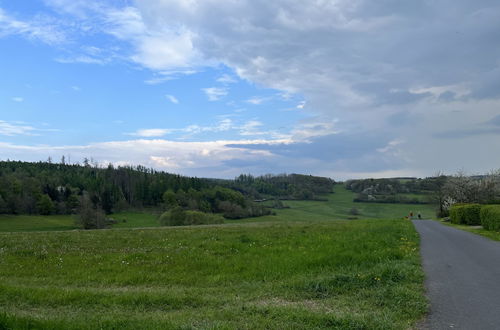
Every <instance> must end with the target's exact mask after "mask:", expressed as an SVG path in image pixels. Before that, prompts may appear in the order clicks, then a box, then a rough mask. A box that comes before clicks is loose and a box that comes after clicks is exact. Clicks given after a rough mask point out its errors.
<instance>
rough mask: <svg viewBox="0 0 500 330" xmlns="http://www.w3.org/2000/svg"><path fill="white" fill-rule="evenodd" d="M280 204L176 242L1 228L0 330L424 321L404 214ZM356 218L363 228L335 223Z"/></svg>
mask: <svg viewBox="0 0 500 330" xmlns="http://www.w3.org/2000/svg"><path fill="white" fill-rule="evenodd" d="M285 204H287V205H289V206H291V208H290V209H283V210H277V215H276V216H268V217H261V218H255V219H245V220H232V221H227V222H228V223H227V224H224V225H212V226H197V227H177V228H145V227H154V226H157V222H156V217H155V216H153V215H150V214H144V213H130V212H129V213H119V214H115V215H113V218H114V219H115V220H117V221H118V223H117V224H116V225H114V226H115V228H119V229H116V230H115V229H111V230H94V231H81V230H73V231H59V232H57V231H52V232H50V231H49V230H61V229H73V228H74V227H73V221H72V218H71V217H54V216H52V217H31V218H30V217H22V216H18V217H6V216H2V217H0V226H1V227H0V228H1V230H2V231H4V232H3V233H0V329H33V328H36V329H96V328H98V329H118V328H119V329H137V328H141V329H170V328H172V329H197V328H202V329H215V328H217V329H265V328H273V329H274V328H286V329H289V328H292V329H293V328H296V329H304V328H312V329H314V328H318V329H319V328H337V329H407V328H411V327H413V326H414V325H415V323H416V322H417V321H418V320H419V319H420V318H421V317H423V315H424V314H425V312H426V309H427V303H426V300H425V297H424V294H423V272H422V270H421V266H420V257H419V253H418V236H417V234H416V232H415V230H414V228H413V226H412V225H411V223H410V222H409V221H405V220H402V219H401V218H402V217H403V216H404V215H405V214H407V213H408V212H409V211H410V209H409V206H407V205H401V204H395V205H393V204H373V203H353V202H352V193H351V192H349V191H346V190H345V189H343V187H342V186H337V187H336V191H335V193H334V194H331V195H330V196H329V201H328V202H319V201H318V202H316V201H286V202H285ZM353 206H355V207H357V208H358V209H359V211H360V215H359V216H358V217H359V218H360V219H362V218H366V219H367V220H350V221H347V220H341V219H346V218H347V217H349V216H350V214H349V211H350V209H351V208H352V207H353ZM415 211H416V209H414V212H415ZM422 212H423V213H424V214H426V212H429V216H430V215H431V209H430V207H429V209H428V210H427V211H422ZM379 217H387V218H394V220H383V219H377V218H379ZM35 218H37V219H38V218H40V219H38V220H36V219H35ZM43 218H47V219H46V220H47V221H46V222H45V223H44V222H43ZM53 219H57V220H59V222H53V221H55V220H53ZM21 223H22V224H21ZM30 226H31V227H30ZM120 227H121V228H120ZM127 227H129V228H127ZM131 227H142V228H135V229H134V228H131ZM35 230H39V231H37V232H29V231H35ZM5 231H11V232H5ZM14 231H24V232H14Z"/></svg>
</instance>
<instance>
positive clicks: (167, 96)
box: [165, 94, 179, 104]
mask: <svg viewBox="0 0 500 330" xmlns="http://www.w3.org/2000/svg"><path fill="white" fill-rule="evenodd" d="M165 97H166V98H167V99H168V100H169V101H170V102H172V103H175V104H179V100H178V99H177V98H176V97H175V96H173V95H170V94H167V95H165Z"/></svg>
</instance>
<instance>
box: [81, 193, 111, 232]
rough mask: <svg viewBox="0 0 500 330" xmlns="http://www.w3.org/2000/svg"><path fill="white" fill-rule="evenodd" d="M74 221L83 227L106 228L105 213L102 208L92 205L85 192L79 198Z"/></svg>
mask: <svg viewBox="0 0 500 330" xmlns="http://www.w3.org/2000/svg"><path fill="white" fill-rule="evenodd" d="M76 223H77V225H78V226H80V227H81V228H83V229H102V228H106V215H105V213H104V211H103V210H101V209H100V208H97V207H95V206H94V204H93V203H92V201H91V200H90V198H89V196H88V195H87V194H84V195H83V196H82V198H81V200H80V209H79V212H78V214H77V216H76Z"/></svg>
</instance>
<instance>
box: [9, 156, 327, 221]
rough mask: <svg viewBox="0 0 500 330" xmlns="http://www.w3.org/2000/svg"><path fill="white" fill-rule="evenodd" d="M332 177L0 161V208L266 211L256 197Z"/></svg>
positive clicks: (321, 188)
mask: <svg viewBox="0 0 500 330" xmlns="http://www.w3.org/2000/svg"><path fill="white" fill-rule="evenodd" d="M333 183H334V182H333V180H331V179H328V178H320V177H315V176H308V175H297V174H292V175H278V176H272V175H267V176H263V177H252V176H251V175H242V176H240V177H238V178H236V179H235V180H217V179H204V178H196V177H186V176H181V175H177V174H171V173H167V172H163V171H157V170H154V169H150V168H146V167H144V166H118V167H115V166H113V165H111V164H110V165H108V166H107V167H100V166H97V165H96V164H91V163H90V162H88V161H84V163H83V164H82V165H79V164H67V163H65V161H64V160H62V161H61V162H60V163H52V162H51V161H47V162H21V161H0V213H4V214H42V215H48V214H74V213H78V212H79V210H80V209H81V207H82V205H86V206H88V205H91V206H92V207H93V208H95V209H99V210H102V211H103V212H104V213H107V214H110V213H112V212H117V211H122V210H126V209H137V208H144V207H151V208H156V209H158V210H165V209H173V208H177V207H178V208H181V209H183V210H194V211H201V212H207V213H222V214H224V216H226V217H228V218H241V217H247V216H259V215H264V214H268V213H269V212H268V211H266V210H265V208H264V207H262V206H260V205H258V204H257V203H255V202H254V200H255V199H259V198H262V197H263V196H265V197H270V198H295V199H312V198H317V196H319V195H320V194H322V193H327V192H331V190H332V186H333Z"/></svg>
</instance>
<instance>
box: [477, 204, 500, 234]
mask: <svg viewBox="0 0 500 330" xmlns="http://www.w3.org/2000/svg"><path fill="white" fill-rule="evenodd" d="M481 224H482V225H483V228H484V229H486V230H495V231H500V205H485V206H483V207H482V208H481Z"/></svg>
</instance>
